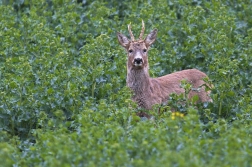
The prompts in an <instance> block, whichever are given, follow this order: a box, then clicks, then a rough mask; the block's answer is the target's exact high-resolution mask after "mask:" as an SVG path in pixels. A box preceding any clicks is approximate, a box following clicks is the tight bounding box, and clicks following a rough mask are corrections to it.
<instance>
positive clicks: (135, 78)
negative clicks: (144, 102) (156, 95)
mask: <svg viewBox="0 0 252 167" xmlns="http://www.w3.org/2000/svg"><path fill="white" fill-rule="evenodd" d="M127 86H128V87H129V88H130V89H131V90H133V91H134V93H135V96H137V95H141V96H143V94H148V93H149V90H150V77H149V71H148V67H145V68H143V69H137V70H136V69H133V68H128V70H127Z"/></svg>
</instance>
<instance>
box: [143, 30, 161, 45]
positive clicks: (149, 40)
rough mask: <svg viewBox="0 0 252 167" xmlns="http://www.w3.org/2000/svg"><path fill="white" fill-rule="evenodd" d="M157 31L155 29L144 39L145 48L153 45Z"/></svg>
mask: <svg viewBox="0 0 252 167" xmlns="http://www.w3.org/2000/svg"><path fill="white" fill-rule="evenodd" d="M157 31H158V30H157V29H154V30H153V31H151V33H149V35H147V37H146V38H145V40H144V42H145V44H146V46H147V47H149V46H150V45H151V44H153V43H154V42H155V40H156V37H157Z"/></svg>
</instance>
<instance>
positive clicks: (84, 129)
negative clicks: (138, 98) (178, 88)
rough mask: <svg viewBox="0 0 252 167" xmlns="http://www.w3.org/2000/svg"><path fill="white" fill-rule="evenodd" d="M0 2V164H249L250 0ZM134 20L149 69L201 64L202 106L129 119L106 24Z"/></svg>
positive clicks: (157, 72) (130, 107) (122, 25)
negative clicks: (146, 44)
mask: <svg viewBox="0 0 252 167" xmlns="http://www.w3.org/2000/svg"><path fill="white" fill-rule="evenodd" d="M0 4H1V5H0V130H1V131H0V159H1V166H4V167H8V166H15V167H17V166H30V167H32V166H41V167H42V166H43V167H55V166H63V167H68V166H69V167H70V166H106V167H107V166H129V167H130V166H153V167H154V166H198V167H202V166H205V167H207V166H209V167H212V166H227V167H229V166H232V167H233V166H244V167H248V166H251V164H252V144H251V137H252V126H251V114H252V99H251V97H252V90H251V89H252V75H251V74H252V17H251V16H252V10H251V9H252V2H251V0H237V1H225V0H221V1H217V0H216V1H215V0H214V1H201V0H189V1H188V0H171V1H165V0H153V1H152V0H149V1H143V0H131V1H122V2H120V1H116V0H111V1H108V2H106V1H103V0H97V1H91V0H86V1H85V0H84V1H78V2H74V1H72V0H47V1H42V0H30V1H28V0H15V1H13V0H11V1H4V0H3V1H0ZM142 19H143V20H144V21H145V24H146V34H147V33H148V32H150V31H151V30H152V29H154V28H157V29H158V31H159V32H158V39H157V41H156V42H155V43H154V45H153V46H152V49H151V50H150V52H149V63H150V75H151V76H152V77H157V76H161V75H165V74H168V73H172V72H174V71H179V70H182V69H188V68H197V69H199V70H201V71H204V72H205V73H207V74H208V76H209V78H210V79H211V81H209V82H212V83H214V86H215V87H214V89H213V90H212V95H211V96H212V99H213V103H211V104H198V105H197V106H195V105H192V104H193V103H191V102H190V101H188V103H186V105H185V106H181V103H180V101H181V100H187V99H184V95H181V96H176V95H173V96H172V98H171V101H170V102H169V106H162V107H160V106H157V107H156V108H155V109H154V110H153V111H150V113H152V114H153V115H154V116H155V119H154V120H145V119H140V118H139V117H137V116H136V112H137V111H138V110H137V106H136V104H135V103H134V102H132V101H131V100H130V99H131V92H130V91H129V89H128V88H127V87H126V81H125V80H126V65H125V64H126V59H127V57H126V53H125V52H124V50H123V49H122V48H121V47H120V46H119V44H118V41H117V38H116V33H117V32H118V31H120V32H122V33H124V34H128V32H127V24H129V23H130V22H131V23H132V27H133V28H132V30H133V31H134V33H135V34H139V32H140V29H141V20H142ZM182 84H183V86H184V87H185V88H186V89H189V88H190V85H188V84H186V83H182ZM170 106H172V107H173V108H176V109H177V112H176V113H171V111H170ZM157 110H160V111H162V112H161V113H162V114H160V115H158V114H157Z"/></svg>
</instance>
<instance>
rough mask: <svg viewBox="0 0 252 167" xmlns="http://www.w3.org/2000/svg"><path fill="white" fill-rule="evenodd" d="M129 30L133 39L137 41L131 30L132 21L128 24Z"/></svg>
mask: <svg viewBox="0 0 252 167" xmlns="http://www.w3.org/2000/svg"><path fill="white" fill-rule="evenodd" d="M128 30H129V33H130V38H131V41H135V38H134V35H133V33H132V31H131V23H130V24H129V25H128Z"/></svg>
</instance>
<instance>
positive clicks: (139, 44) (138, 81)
mask: <svg viewBox="0 0 252 167" xmlns="http://www.w3.org/2000/svg"><path fill="white" fill-rule="evenodd" d="M143 29H144V24H143ZM143 29H142V30H143ZM129 31H130V34H131V37H132V38H133V39H134V36H133V34H132V32H131V30H130V26H129ZM141 32H142V31H141ZM156 35H157V29H155V30H153V31H152V32H151V33H150V34H149V35H147V37H146V38H145V39H144V40H142V39H139V40H136V41H135V40H133V41H130V40H129V39H128V38H127V37H126V36H124V35H123V34H121V33H118V35H117V37H118V40H119V43H120V44H121V45H122V46H123V47H124V48H125V49H126V51H127V52H128V61H127V86H128V87H129V88H130V89H131V90H132V91H133V92H134V95H133V100H134V101H136V102H137V104H138V106H139V107H141V108H144V109H148V110H149V109H152V106H153V105H154V104H161V103H165V102H167V100H168V99H169V95H170V94H171V93H176V94H181V93H184V89H182V88H181V87H180V82H181V81H182V80H187V81H188V82H189V83H191V84H192V87H193V88H200V87H201V86H202V85H203V84H204V81H203V80H202V79H203V78H205V77H207V75H206V74H205V73H203V72H201V71H199V70H197V69H189V70H183V71H178V72H175V73H172V74H168V75H165V76H162V77H159V78H150V77H149V72H148V68H149V65H148V56H147V52H148V49H149V48H150V45H151V44H152V43H153V42H154V41H155V39H156ZM140 36H141V35H140ZM136 58H140V59H141V61H142V64H137V63H135V60H136ZM209 93H210V92H205V90H204V86H203V87H202V88H201V89H200V90H199V91H190V93H189V98H190V97H192V96H193V95H195V94H197V95H198V96H199V99H200V101H201V102H206V101H211V98H210V97H209Z"/></svg>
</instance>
